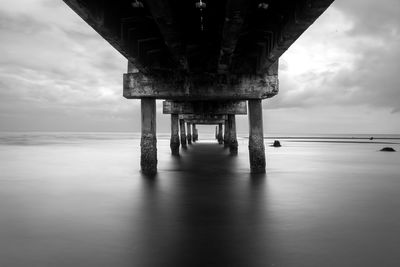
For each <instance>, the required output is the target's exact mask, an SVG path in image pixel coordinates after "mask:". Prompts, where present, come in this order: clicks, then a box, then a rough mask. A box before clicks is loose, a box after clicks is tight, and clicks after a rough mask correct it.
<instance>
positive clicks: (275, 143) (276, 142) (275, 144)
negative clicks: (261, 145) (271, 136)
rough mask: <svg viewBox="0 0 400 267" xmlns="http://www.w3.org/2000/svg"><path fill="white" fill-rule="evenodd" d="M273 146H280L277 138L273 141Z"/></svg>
mask: <svg viewBox="0 0 400 267" xmlns="http://www.w3.org/2000/svg"><path fill="white" fill-rule="evenodd" d="M272 146H273V147H281V143H280V142H279V141H278V140H275V141H274V144H273V145H272Z"/></svg>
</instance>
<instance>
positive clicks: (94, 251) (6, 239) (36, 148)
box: [0, 133, 400, 267]
mask: <svg viewBox="0 0 400 267" xmlns="http://www.w3.org/2000/svg"><path fill="white" fill-rule="evenodd" d="M200 134H201V133H200ZM137 137H138V135H135V134H63V133H58V134H51V133H37V134H30V133H26V134H11V133H9V134H6V133H4V134H1V135H0V162H1V163H0V266H2V267H3V266H74V267H76V266H85V267H87V266H131V267H132V266H400V153H399V152H396V153H385V152H380V151H379V149H381V148H382V147H384V146H392V147H394V148H395V149H396V150H398V151H399V150H400V144H398V143H399V140H390V139H382V140H373V141H369V140H367V141H366V140H364V139H362V140H358V139H354V140H350V141H349V140H348V139H344V140H341V139H334V140H332V139H330V140H325V139H317V140H314V139H304V140H303V139H287V140H281V143H282V145H283V146H282V147H281V148H273V147H270V146H268V145H269V144H271V143H272V141H273V140H269V139H267V140H266V141H265V143H266V145H267V148H266V149H267V174H266V175H254V176H252V175H250V174H249V164H248V152H247V139H245V138H241V139H240V140H239V154H238V156H236V157H233V156H229V153H228V151H227V150H225V149H224V148H223V146H220V145H218V144H216V142H215V141H214V140H212V138H210V140H203V141H201V142H199V143H196V144H194V145H192V146H190V147H189V149H188V150H186V151H181V157H179V158H177V157H172V156H171V155H170V151H169V141H168V136H167V135H160V136H159V140H158V158H159V173H158V175H157V176H156V177H154V178H146V177H143V176H142V175H141V174H140V172H139V162H140V161H139V156H140V154H139V151H140V145H139V139H138V138H137ZM200 138H202V137H201V135H200ZM203 139H204V138H203ZM304 141H306V142H304ZM314 141H318V142H314ZM338 141H339V142H338ZM342 141H343V142H342ZM358 141H362V142H360V143H358ZM385 143H391V144H385Z"/></svg>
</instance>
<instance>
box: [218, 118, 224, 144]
mask: <svg viewBox="0 0 400 267" xmlns="http://www.w3.org/2000/svg"><path fill="white" fill-rule="evenodd" d="M217 139H218V144H220V145H222V144H223V142H224V138H223V137H222V123H218V137H217Z"/></svg>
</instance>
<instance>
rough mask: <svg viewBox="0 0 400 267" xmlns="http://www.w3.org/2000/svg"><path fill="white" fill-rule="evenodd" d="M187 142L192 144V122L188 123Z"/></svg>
mask: <svg viewBox="0 0 400 267" xmlns="http://www.w3.org/2000/svg"><path fill="white" fill-rule="evenodd" d="M186 125H187V142H188V144H189V145H191V144H192V124H191V123H187V124H186Z"/></svg>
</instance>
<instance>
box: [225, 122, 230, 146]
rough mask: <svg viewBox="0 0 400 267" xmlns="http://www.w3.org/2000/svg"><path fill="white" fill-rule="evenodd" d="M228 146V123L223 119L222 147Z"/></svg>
mask: <svg viewBox="0 0 400 267" xmlns="http://www.w3.org/2000/svg"><path fill="white" fill-rule="evenodd" d="M228 146H229V123H228V120H225V125H224V147H228Z"/></svg>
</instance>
